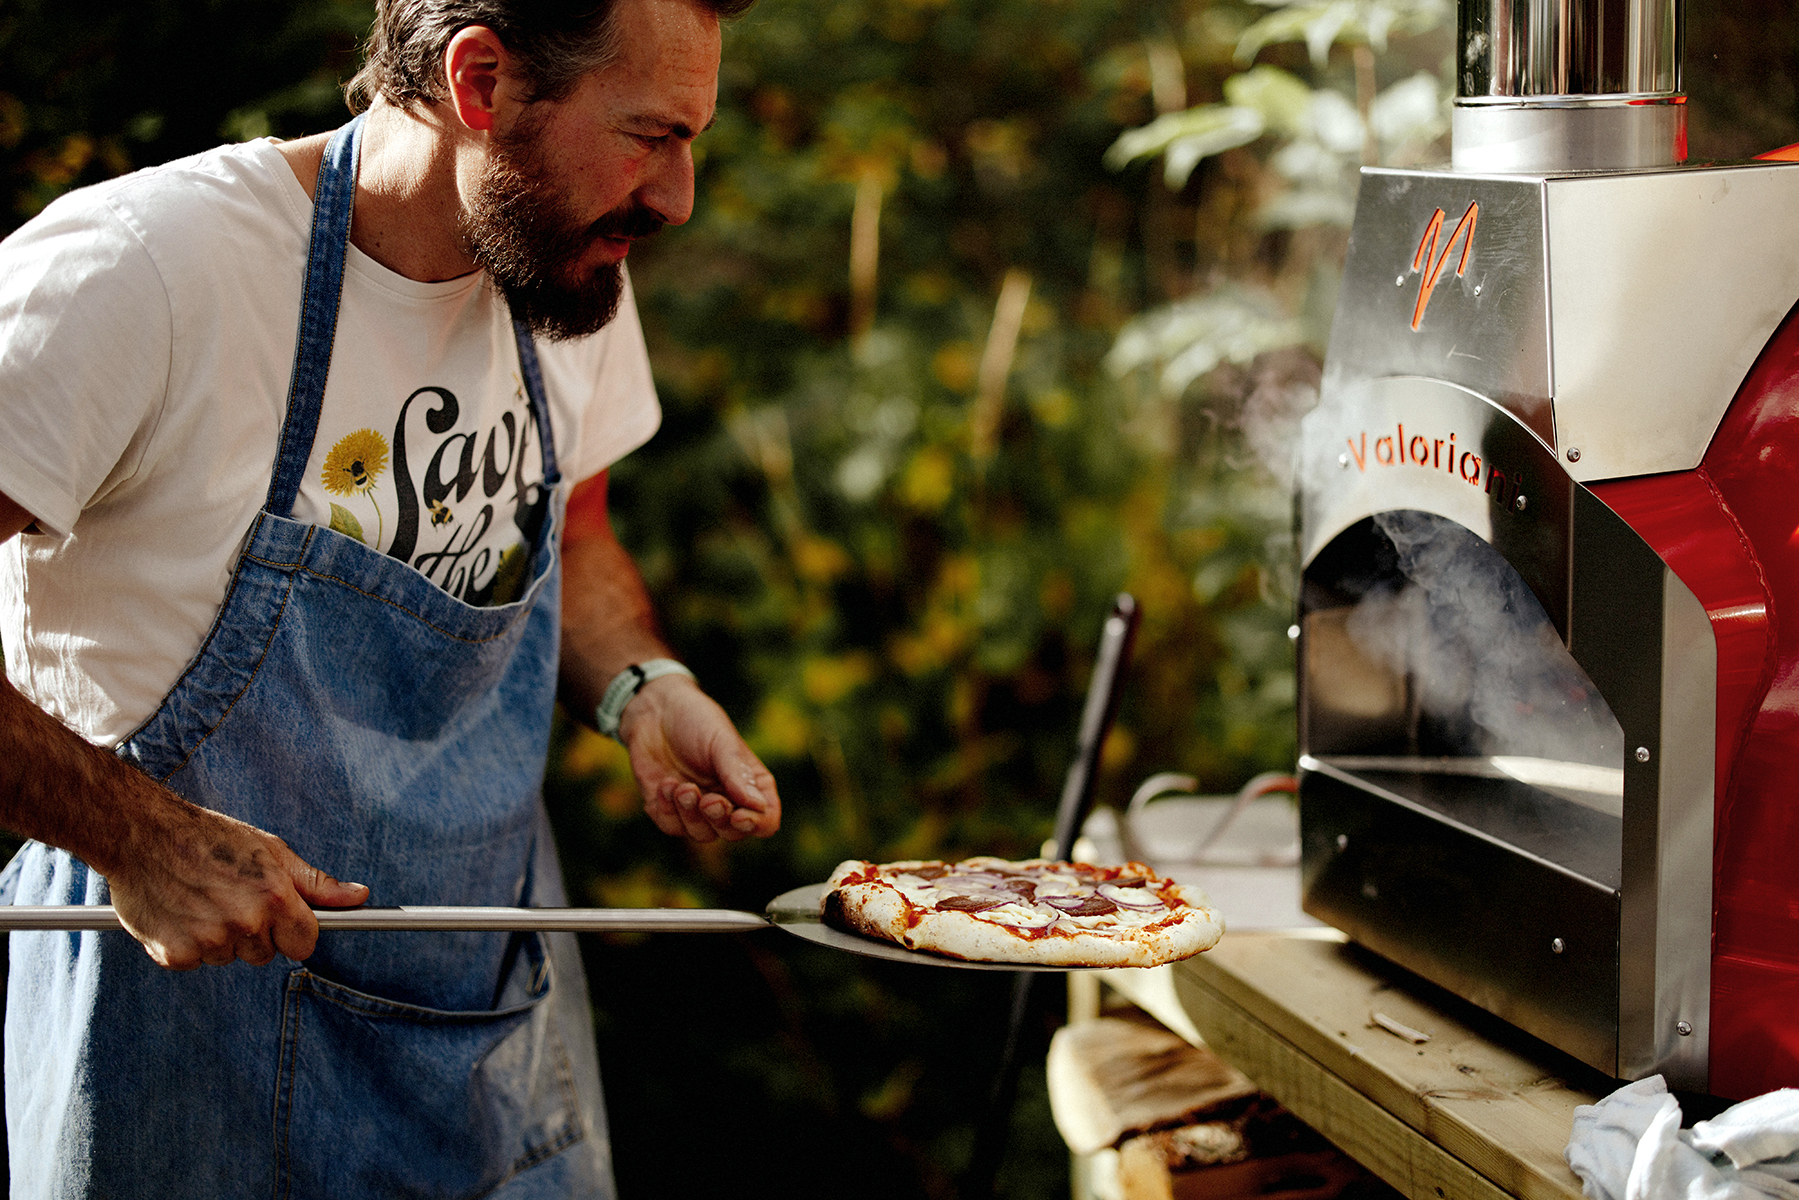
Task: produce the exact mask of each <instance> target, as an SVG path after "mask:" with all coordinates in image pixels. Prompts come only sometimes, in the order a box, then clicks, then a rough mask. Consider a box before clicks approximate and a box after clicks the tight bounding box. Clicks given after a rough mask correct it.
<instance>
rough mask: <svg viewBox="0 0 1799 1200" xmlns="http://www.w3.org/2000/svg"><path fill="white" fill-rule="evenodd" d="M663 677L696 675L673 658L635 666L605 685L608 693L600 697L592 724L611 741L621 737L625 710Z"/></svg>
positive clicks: (632, 665) (615, 676)
mask: <svg viewBox="0 0 1799 1200" xmlns="http://www.w3.org/2000/svg"><path fill="white" fill-rule="evenodd" d="M664 675H685V676H687V678H689V679H692V678H693V672H692V671H689V670H688V669H687V668H686V667H684V666H682V665H681V664H680V663H678V662H676V661H675V660H674V659H672V658H652V659H650V660H649V661H648V662H641V663H632V664H631V665H630V666H628V667H626V668H625V669H624V670H622V671H620V672H619V673H618V674H617V675H614V676H613V677H612V682H611V683H609V684H607V685H606V691H605V693H604V694H602V695H601V697H600V705H599V707H598V708H596V709H595V710H594V714H593V721H594V725H595V726H596V727H597V728H598V729H599V731H600V732H601V733H603V734H605V735H606V736H607V737H609V738H617V737H618V723H619V721H620V720H622V719H623V718H624V715H625V706H626V705H627V704H630V703H631V701H632V699H633V698H634V697H635V696H636V695H637V693H638V692H641V691H642V690H643V685H644V684H646V683H648V682H650V680H652V679H661V678H662V677H663V676H664Z"/></svg>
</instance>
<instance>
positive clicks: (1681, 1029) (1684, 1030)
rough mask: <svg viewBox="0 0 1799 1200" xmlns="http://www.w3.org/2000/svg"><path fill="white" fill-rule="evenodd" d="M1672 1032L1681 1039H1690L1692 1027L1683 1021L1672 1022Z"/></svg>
mask: <svg viewBox="0 0 1799 1200" xmlns="http://www.w3.org/2000/svg"><path fill="white" fill-rule="evenodd" d="M1674 1032H1675V1033H1678V1034H1679V1035H1680V1036H1681V1037H1691V1036H1692V1035H1693V1027H1692V1026H1691V1025H1689V1024H1688V1023H1687V1022H1685V1021H1676V1022H1674Z"/></svg>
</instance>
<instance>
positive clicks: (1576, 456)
mask: <svg viewBox="0 0 1799 1200" xmlns="http://www.w3.org/2000/svg"><path fill="white" fill-rule="evenodd" d="M1568 461H1569V462H1579V461H1580V447H1579V446H1569V447H1568Z"/></svg>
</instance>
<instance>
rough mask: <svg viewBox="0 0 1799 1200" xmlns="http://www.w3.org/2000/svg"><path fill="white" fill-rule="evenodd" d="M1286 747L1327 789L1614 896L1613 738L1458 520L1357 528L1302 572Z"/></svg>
mask: <svg viewBox="0 0 1799 1200" xmlns="http://www.w3.org/2000/svg"><path fill="white" fill-rule="evenodd" d="M1300 660H1301V672H1300V676H1301V681H1300V713H1301V718H1300V737H1301V746H1302V749H1303V751H1304V753H1305V754H1306V755H1307V756H1308V758H1309V759H1311V760H1312V761H1313V762H1315V763H1318V764H1321V765H1322V766H1323V767H1325V768H1327V769H1329V771H1330V773H1331V774H1333V775H1334V776H1336V777H1337V778H1338V779H1339V780H1340V781H1342V782H1345V783H1352V784H1354V785H1355V786H1358V787H1360V788H1362V789H1364V790H1366V791H1369V792H1373V793H1378V794H1381V795H1383V796H1385V797H1387V798H1388V799H1391V800H1394V801H1396V802H1399V803H1402V804H1404V805H1406V806H1407V807H1409V808H1411V809H1413V810H1415V811H1419V812H1421V813H1425V814H1429V815H1430V816H1432V817H1434V818H1435V819H1437V820H1440V821H1443V822H1446V823H1448V824H1451V825H1454V826H1457V827H1459V828H1462V829H1464V830H1466V831H1468V832H1471V833H1473V834H1475V835H1477V836H1479V837H1481V838H1483V839H1488V840H1492V841H1496V842H1500V843H1503V844H1505V845H1507V846H1509V847H1511V848H1513V849H1515V850H1518V851H1522V852H1523V853H1525V854H1528V855H1530V856H1532V857H1534V858H1537V859H1540V860H1542V861H1544V862H1547V863H1550V864H1553V865H1554V866H1555V867H1557V868H1559V869H1561V870H1564V871H1568V872H1571V873H1574V874H1577V875H1579V876H1581V877H1583V878H1586V879H1589V880H1592V881H1593V882H1595V883H1598V884H1601V885H1602V886H1604V887H1607V888H1612V889H1615V888H1617V887H1618V886H1620V884H1621V872H1622V861H1623V815H1624V751H1625V739H1624V732H1623V729H1622V727H1621V726H1620V724H1619V722H1618V719H1617V717H1616V716H1615V715H1614V714H1613V712H1612V709H1611V707H1610V706H1609V705H1608V704H1607V703H1606V700H1605V698H1604V696H1602V695H1601V694H1600V691H1599V689H1598V687H1597V686H1596V685H1595V684H1594V683H1593V681H1592V680H1591V678H1589V677H1588V675H1587V673H1586V671H1585V670H1583V669H1582V667H1581V666H1580V664H1579V663H1578V662H1576V661H1575V659H1574V657H1573V655H1572V654H1570V653H1569V651H1568V649H1567V646H1566V645H1565V643H1564V641H1563V636H1562V633H1561V632H1560V631H1559V630H1558V629H1557V628H1556V626H1555V624H1554V622H1553V621H1552V620H1551V618H1550V616H1549V614H1548V612H1547V611H1546V610H1545V608H1544V606H1543V604H1542V602H1541V601H1540V600H1539V599H1538V598H1537V596H1536V594H1535V593H1534V592H1532V590H1531V589H1530V587H1529V586H1528V585H1527V584H1526V582H1525V580H1524V578H1523V577H1522V576H1521V575H1520V574H1519V573H1518V571H1517V570H1516V569H1515V568H1513V566H1512V565H1511V563H1509V562H1508V561H1507V560H1506V559H1505V557H1504V556H1503V555H1501V554H1500V552H1499V551H1498V550H1497V549H1495V548H1494V547H1493V546H1492V545H1490V544H1489V543H1487V542H1486V541H1484V540H1483V539H1482V538H1480V537H1479V536H1477V535H1476V534H1474V533H1473V532H1471V531H1470V530H1468V529H1467V528H1465V527H1464V526H1462V525H1460V524H1457V523H1456V522H1454V521H1452V520H1450V519H1448V518H1446V517H1443V516H1440V515H1437V514H1434V513H1428V512H1422V511H1417V510H1395V511H1389V512H1383V513H1379V514H1376V515H1374V516H1372V517H1367V518H1364V519H1362V520H1361V521H1358V522H1356V523H1355V524H1353V525H1351V526H1350V527H1349V528H1347V529H1345V530H1344V531H1343V532H1342V533H1340V534H1338V536H1337V537H1336V538H1335V539H1333V540H1332V541H1331V542H1330V543H1329V544H1328V545H1327V546H1325V547H1324V548H1323V549H1322V550H1321V551H1320V552H1319V553H1318V554H1317V555H1316V556H1315V557H1314V558H1313V560H1312V562H1311V563H1310V564H1309V565H1308V566H1307V568H1306V570H1305V574H1304V580H1303V587H1302V596H1301V614H1300Z"/></svg>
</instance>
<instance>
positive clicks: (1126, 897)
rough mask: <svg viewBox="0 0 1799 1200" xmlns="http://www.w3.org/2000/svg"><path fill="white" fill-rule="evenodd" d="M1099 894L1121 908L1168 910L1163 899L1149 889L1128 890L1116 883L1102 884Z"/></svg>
mask: <svg viewBox="0 0 1799 1200" xmlns="http://www.w3.org/2000/svg"><path fill="white" fill-rule="evenodd" d="M1099 894H1100V895H1102V896H1104V897H1105V898H1106V899H1108V900H1110V901H1112V902H1113V903H1114V904H1116V905H1118V906H1119V907H1120V908H1138V909H1153V908H1167V907H1168V905H1167V904H1166V903H1164V902H1163V900H1162V897H1160V896H1158V895H1156V894H1155V893H1154V892H1152V891H1150V890H1148V889H1147V888H1127V887H1121V886H1119V885H1118V884H1116V883H1102V884H1100V885H1099Z"/></svg>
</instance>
